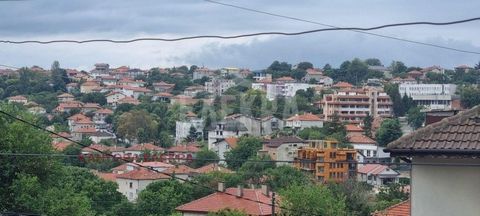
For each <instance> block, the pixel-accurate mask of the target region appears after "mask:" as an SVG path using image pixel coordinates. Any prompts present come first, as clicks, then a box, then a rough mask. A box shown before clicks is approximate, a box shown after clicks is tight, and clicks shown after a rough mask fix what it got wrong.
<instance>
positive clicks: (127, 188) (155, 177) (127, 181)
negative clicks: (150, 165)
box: [116, 168, 170, 202]
mask: <svg viewBox="0 0 480 216" xmlns="http://www.w3.org/2000/svg"><path fill="white" fill-rule="evenodd" d="M168 179H170V176H168V175H166V174H163V173H160V172H154V171H151V170H147V169H145V168H140V169H135V170H132V171H129V172H126V173H123V174H119V175H117V176H116V181H117V184H118V192H120V193H122V194H123V195H125V196H126V197H127V199H128V201H130V202H135V201H136V200H137V198H138V194H139V193H140V192H141V191H142V190H144V189H145V188H146V187H147V186H148V185H149V184H150V183H152V182H156V181H165V180H168Z"/></svg>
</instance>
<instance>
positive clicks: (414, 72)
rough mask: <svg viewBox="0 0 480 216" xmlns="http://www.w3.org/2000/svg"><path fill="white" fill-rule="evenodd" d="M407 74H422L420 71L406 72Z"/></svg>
mask: <svg viewBox="0 0 480 216" xmlns="http://www.w3.org/2000/svg"><path fill="white" fill-rule="evenodd" d="M408 74H415V75H422V74H423V73H422V72H421V71H417V70H413V71H410V72H408Z"/></svg>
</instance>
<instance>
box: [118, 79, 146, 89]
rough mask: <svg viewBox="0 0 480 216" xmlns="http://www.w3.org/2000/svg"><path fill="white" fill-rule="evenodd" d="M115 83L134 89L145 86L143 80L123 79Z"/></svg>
mask: <svg viewBox="0 0 480 216" xmlns="http://www.w3.org/2000/svg"><path fill="white" fill-rule="evenodd" d="M117 83H118V85H124V86H130V87H136V88H140V87H144V86H145V82H144V81H143V80H133V79H129V78H123V79H121V80H119V81H118V82H117Z"/></svg>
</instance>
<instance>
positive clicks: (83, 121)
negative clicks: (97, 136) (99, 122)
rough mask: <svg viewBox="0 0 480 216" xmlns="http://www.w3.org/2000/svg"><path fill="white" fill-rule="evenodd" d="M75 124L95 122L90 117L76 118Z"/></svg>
mask: <svg viewBox="0 0 480 216" xmlns="http://www.w3.org/2000/svg"><path fill="white" fill-rule="evenodd" d="M74 121H75V124H93V121H92V120H90V118H82V119H75V120H74Z"/></svg>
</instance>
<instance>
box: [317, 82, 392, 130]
mask: <svg viewBox="0 0 480 216" xmlns="http://www.w3.org/2000/svg"><path fill="white" fill-rule="evenodd" d="M316 105H317V106H318V107H319V108H322V109H323V115H324V118H325V120H328V121H329V120H332V117H333V116H334V115H335V114H337V115H338V117H339V118H340V120H341V121H344V122H351V123H360V122H362V121H363V119H364V118H365V116H367V114H370V115H371V116H373V117H391V116H392V114H393V108H392V107H393V103H392V101H391V100H390V97H389V96H388V95H387V93H385V92H383V90H380V89H377V88H362V89H356V88H345V89H339V90H337V91H336V92H335V93H333V94H326V95H324V96H323V99H322V100H321V101H319V102H317V103H316Z"/></svg>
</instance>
